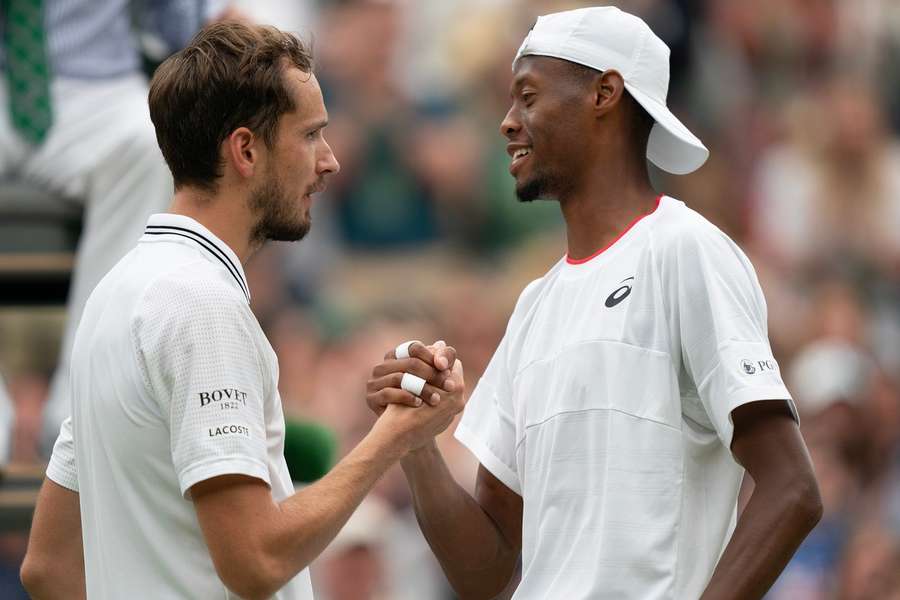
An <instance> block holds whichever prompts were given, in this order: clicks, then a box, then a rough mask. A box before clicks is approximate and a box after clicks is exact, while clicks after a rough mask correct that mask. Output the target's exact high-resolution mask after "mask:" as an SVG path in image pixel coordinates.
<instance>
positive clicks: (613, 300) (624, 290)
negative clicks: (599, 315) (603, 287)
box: [605, 277, 634, 308]
mask: <svg viewBox="0 0 900 600" xmlns="http://www.w3.org/2000/svg"><path fill="white" fill-rule="evenodd" d="M633 280H634V277H628V278H627V279H623V280H622V283H623V284H624V283H625V282H626V281H633ZM630 293H631V284H630V283H628V284H625V285H622V286H619V287H618V288H616V289H615V290H614V291H613V293H612V294H610V295H609V297H608V298H607V299H606V302H605V304H606V308H612V307H613V306H616V305H617V304H618V303H619V302H621V301H622V300H624V299H625V298H627V297H628V294H630Z"/></svg>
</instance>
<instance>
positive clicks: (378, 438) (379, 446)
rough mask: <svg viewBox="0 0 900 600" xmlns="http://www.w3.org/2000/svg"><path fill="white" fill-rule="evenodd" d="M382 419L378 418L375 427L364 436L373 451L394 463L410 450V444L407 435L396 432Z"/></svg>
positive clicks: (409, 437)
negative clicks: (372, 447)
mask: <svg viewBox="0 0 900 600" xmlns="http://www.w3.org/2000/svg"><path fill="white" fill-rule="evenodd" d="M386 421H387V420H386V419H384V417H383V416H382V417H379V418H378V420H377V421H376V422H375V425H374V426H373V427H372V429H371V430H370V431H369V433H368V435H366V440H367V441H368V442H369V443H371V444H372V445H373V446H374V448H375V451H376V452H377V453H378V454H379V455H381V456H384V457H385V458H387V459H388V460H390V461H391V463H395V462H397V461H399V460H400V459H401V458H403V457H404V456H405V455H406V454H407V453H408V452H409V451H410V449H411V447H412V442H411V437H412V436H410V435H409V434H408V433H401V432H398V431H397V429H396V428H393V427H390V426H389V424H388V423H387V422H386Z"/></svg>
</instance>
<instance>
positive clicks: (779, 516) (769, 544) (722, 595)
mask: <svg viewBox="0 0 900 600" xmlns="http://www.w3.org/2000/svg"><path fill="white" fill-rule="evenodd" d="M820 517H821V503H820V499H819V495H818V490H817V488H816V487H815V482H812V485H811V486H810V485H802V484H800V485H797V484H787V485H784V486H775V485H768V486H766V487H760V486H757V487H756V489H754V491H753V494H752V495H751V497H750V501H749V502H748V503H747V506H746V508H745V509H744V512H743V513H742V514H741V517H740V519H738V523H737V527H736V528H735V530H734V535H733V536H732V538H731V541H730V542H729V543H728V546H727V547H726V548H725V552H724V553H723V554H722V558H721V559H720V560H719V564H718V565H717V566H716V570H715V572H714V573H713V576H712V579H711V580H710V582H709V585H708V586H707V588H706V591H705V592H704V594H703V596H702V599H703V600H725V599H732V598H740V599H752V598H762V597H763V596H764V595H765V593H766V591H767V590H768V589H769V588H770V587H771V586H772V584H773V583H774V582H775V580H776V579H777V578H778V575H779V574H780V573H781V571H782V570H783V569H784V567H785V565H787V563H788V561H790V559H791V557H792V556H793V555H794V552H795V551H796V550H797V547H798V546H799V545H800V543H801V542H802V541H803V539H804V538H805V537H806V536H807V534H809V532H810V531H811V530H812V528H813V527H814V526H815V524H816V523H817V522H818V520H819V518H820Z"/></svg>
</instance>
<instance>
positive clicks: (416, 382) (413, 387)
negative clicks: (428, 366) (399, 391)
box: [400, 373, 425, 396]
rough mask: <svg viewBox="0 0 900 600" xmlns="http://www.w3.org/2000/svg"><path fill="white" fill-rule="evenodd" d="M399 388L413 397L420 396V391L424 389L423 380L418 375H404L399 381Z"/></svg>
mask: <svg viewBox="0 0 900 600" xmlns="http://www.w3.org/2000/svg"><path fill="white" fill-rule="evenodd" d="M400 387H401V388H403V389H404V390H406V391H407V392H409V393H410V394H412V395H413V396H421V395H422V389H423V388H424V387H425V380H424V379H422V378H421V377H419V376H418V375H413V374H412V373H404V374H403V379H401V380H400Z"/></svg>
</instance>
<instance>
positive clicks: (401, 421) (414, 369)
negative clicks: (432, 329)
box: [366, 341, 465, 455]
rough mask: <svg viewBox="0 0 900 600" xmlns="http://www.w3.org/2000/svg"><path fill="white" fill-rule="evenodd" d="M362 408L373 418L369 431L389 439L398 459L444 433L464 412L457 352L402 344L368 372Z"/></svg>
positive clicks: (439, 344)
mask: <svg viewBox="0 0 900 600" xmlns="http://www.w3.org/2000/svg"><path fill="white" fill-rule="evenodd" d="M366 402H367V403H368V405H369V408H370V409H372V411H373V412H374V413H375V414H376V415H378V417H379V418H378V421H377V422H376V424H375V426H374V427H373V432H374V431H376V430H379V431H382V432H383V433H384V434H385V435H387V436H389V437H390V438H391V439H392V440H393V441H394V442H395V444H397V446H396V447H397V448H398V449H399V450H400V452H401V454H402V455H405V454H406V453H408V452H410V451H413V450H417V449H419V448H421V447H423V446H425V445H426V444H428V443H429V442H431V441H433V440H434V437H435V436H436V435H438V434H439V433H441V432H443V431H444V430H445V429H447V427H449V426H450V423H452V422H453V419H454V417H456V415H457V414H459V413H460V412H462V409H463V408H464V407H465V380H464V378H463V367H462V363H461V362H460V361H459V360H458V359H457V358H456V349H454V348H453V346H448V345H447V344H446V343H444V342H443V341H437V342H435V343H434V344H432V345H430V346H426V345H424V344H423V343H422V342H419V341H411V342H404V343H402V344H400V345H399V346H397V347H396V348H395V349H393V350H391V351H389V352H388V353H387V354H385V355H384V361H383V362H382V363H381V364H379V365H377V366H376V367H375V368H374V369H373V370H372V378H371V379H370V380H369V382H368V383H367V386H366Z"/></svg>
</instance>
